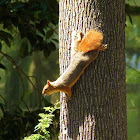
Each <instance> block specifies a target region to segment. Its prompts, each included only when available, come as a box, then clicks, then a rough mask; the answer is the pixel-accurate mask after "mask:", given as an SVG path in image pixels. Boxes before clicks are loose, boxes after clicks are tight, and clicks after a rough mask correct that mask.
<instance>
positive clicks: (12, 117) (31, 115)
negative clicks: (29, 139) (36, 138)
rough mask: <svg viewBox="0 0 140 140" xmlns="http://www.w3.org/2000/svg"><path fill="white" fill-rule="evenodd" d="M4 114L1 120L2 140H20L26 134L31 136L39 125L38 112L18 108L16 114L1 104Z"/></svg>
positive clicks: (0, 135) (0, 133) (0, 138)
mask: <svg viewBox="0 0 140 140" xmlns="http://www.w3.org/2000/svg"><path fill="white" fill-rule="evenodd" d="M0 109H1V111H2V113H3V116H2V118H1V119H0V140H20V139H21V138H23V137H24V136H25V134H31V133H32V132H33V128H34V126H35V125H36V124H37V119H38V115H37V114H38V113H39V112H41V110H36V111H31V112H29V111H23V110H21V109H20V108H18V107H17V109H16V110H15V112H13V113H11V112H9V111H7V109H6V106H5V105H3V104H0Z"/></svg>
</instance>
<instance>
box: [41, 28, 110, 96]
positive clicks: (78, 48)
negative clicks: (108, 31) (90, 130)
mask: <svg viewBox="0 0 140 140" xmlns="http://www.w3.org/2000/svg"><path fill="white" fill-rule="evenodd" d="M77 37H78V39H77V40H76V41H74V40H73V41H72V48H71V62H70V65H69V66H68V68H67V69H66V71H65V72H64V73H63V74H62V75H61V76H60V77H59V78H58V79H57V80H56V81H54V82H50V81H49V80H47V84H46V85H45V86H44V88H43V91H42V94H47V95H50V94H52V93H54V92H58V91H62V92H65V93H66V94H67V96H68V98H70V97H71V88H72V86H73V85H74V84H75V83H76V81H77V80H78V79H79V77H80V76H81V74H82V73H83V71H84V70H85V68H86V67H87V66H88V65H89V64H90V63H91V62H92V61H93V60H95V59H96V58H97V56H98V54H99V51H104V50H105V49H107V45H103V44H102V43H101V41H102V40H103V34H102V33H101V32H99V31H97V30H94V29H93V30H89V31H87V33H86V35H85V36H84V37H83V35H82V32H80V33H79V34H78V36H77Z"/></svg>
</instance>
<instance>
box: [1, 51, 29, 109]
mask: <svg viewBox="0 0 140 140" xmlns="http://www.w3.org/2000/svg"><path fill="white" fill-rule="evenodd" d="M0 53H1V54H2V55H3V56H5V57H6V58H7V59H8V60H9V61H10V62H11V63H12V64H13V65H14V66H15V68H16V70H17V72H18V75H19V78H20V81H21V84H22V89H23V94H22V97H21V101H22V102H23V103H24V104H25V106H26V107H27V109H28V111H30V110H29V108H28V106H27V104H26V103H25V102H24V100H23V97H24V95H25V87H24V82H23V79H22V76H21V74H20V71H19V70H20V69H19V67H18V66H17V64H16V62H15V61H14V60H13V59H12V57H11V56H9V55H7V54H5V53H3V52H1V51H0ZM21 101H20V103H21ZM20 103H19V105H20Z"/></svg>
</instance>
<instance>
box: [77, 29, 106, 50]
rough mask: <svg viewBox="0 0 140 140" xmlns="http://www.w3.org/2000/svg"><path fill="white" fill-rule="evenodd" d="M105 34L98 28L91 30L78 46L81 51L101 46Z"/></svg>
mask: <svg viewBox="0 0 140 140" xmlns="http://www.w3.org/2000/svg"><path fill="white" fill-rule="evenodd" d="M102 40H103V34H102V33H101V32H99V31H96V30H89V31H88V32H87V33H86V35H85V36H84V38H83V39H82V41H81V43H80V44H79V46H78V50H79V51H83V52H84V53H87V52H89V51H92V50H96V49H98V48H99V47H100V45H101V41H102Z"/></svg>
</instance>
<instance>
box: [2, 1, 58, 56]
mask: <svg viewBox="0 0 140 140" xmlns="http://www.w3.org/2000/svg"><path fill="white" fill-rule="evenodd" d="M0 17H1V18H0V50H1V49H2V47H3V44H6V45H7V46H8V47H11V45H12V42H13V40H14V38H15V36H17V35H18V36H20V39H21V42H22V43H21V44H20V46H19V47H20V49H19V54H20V56H21V57H22V58H23V57H25V56H27V55H31V54H32V53H33V52H34V51H44V54H45V57H48V56H49V55H50V53H51V52H52V51H53V50H55V43H54V41H53V42H50V41H51V39H53V35H54V34H57V32H56V29H57V28H56V27H57V24H58V2H57V0H51V1H49V0H39V1H38V0H28V1H23V0H22V1H19V0H18V1H13V0H1V1H0Z"/></svg>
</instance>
